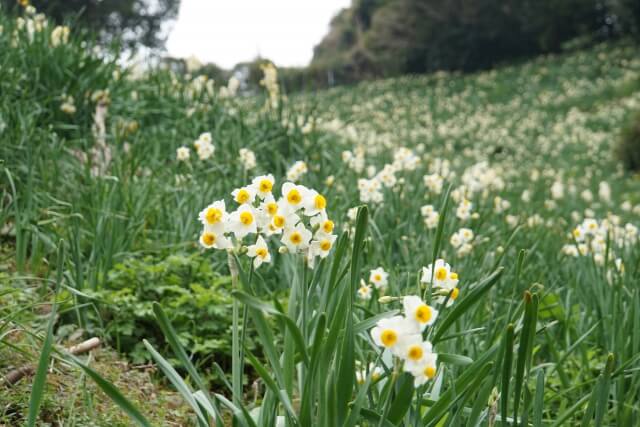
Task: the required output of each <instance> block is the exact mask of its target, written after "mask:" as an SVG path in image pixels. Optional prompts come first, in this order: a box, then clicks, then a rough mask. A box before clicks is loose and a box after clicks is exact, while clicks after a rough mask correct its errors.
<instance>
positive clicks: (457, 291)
mask: <svg viewBox="0 0 640 427" xmlns="http://www.w3.org/2000/svg"><path fill="white" fill-rule="evenodd" d="M459 293H460V290H459V289H458V288H453V290H452V291H451V299H452V300H454V301H455V300H456V298H458V294H459Z"/></svg>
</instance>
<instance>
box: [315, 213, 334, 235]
mask: <svg viewBox="0 0 640 427" xmlns="http://www.w3.org/2000/svg"><path fill="white" fill-rule="evenodd" d="M309 222H310V223H311V226H312V227H314V228H315V227H318V231H322V232H323V233H326V234H331V233H332V232H333V228H334V223H333V221H331V220H330V219H329V218H328V217H327V213H326V212H325V211H322V212H320V215H316V216H313V217H311V219H310V220H309Z"/></svg>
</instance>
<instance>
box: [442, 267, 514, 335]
mask: <svg viewBox="0 0 640 427" xmlns="http://www.w3.org/2000/svg"><path fill="white" fill-rule="evenodd" d="M503 271H504V268H502V267H500V268H498V269H497V270H496V271H494V272H493V273H491V274H490V275H489V276H487V277H486V278H484V279H483V280H482V281H480V283H478V284H477V285H476V286H474V287H473V288H472V289H471V291H470V292H469V293H468V294H466V296H464V297H463V298H461V299H460V301H459V302H456V304H455V305H454V306H453V309H452V310H451V311H450V312H449V314H448V315H447V317H445V318H444V319H443V320H442V321H441V322H439V323H440V324H439V326H438V329H437V330H436V332H435V334H434V335H433V338H432V339H431V342H432V343H433V344H435V343H437V342H438V340H439V339H440V338H441V337H442V336H443V335H444V333H445V332H446V331H447V329H449V327H450V326H451V325H453V323H454V322H455V321H456V320H457V319H458V318H459V317H460V316H462V315H463V314H464V313H466V312H467V310H469V309H470V308H471V306H473V305H474V304H475V303H477V302H478V301H481V300H482V298H481V296H482V295H483V294H484V293H485V292H487V291H488V290H489V289H491V287H492V286H493V285H495V284H496V283H497V282H498V279H500V276H501V275H502V272H503Z"/></svg>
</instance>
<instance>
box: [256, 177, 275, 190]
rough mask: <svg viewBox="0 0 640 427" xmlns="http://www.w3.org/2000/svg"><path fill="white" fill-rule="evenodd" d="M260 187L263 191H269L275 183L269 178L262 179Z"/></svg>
mask: <svg viewBox="0 0 640 427" xmlns="http://www.w3.org/2000/svg"><path fill="white" fill-rule="evenodd" d="M259 188H260V191H261V192H262V193H268V192H270V191H271V189H272V188H273V184H272V183H271V181H269V180H268V179H263V180H262V181H260V185H259Z"/></svg>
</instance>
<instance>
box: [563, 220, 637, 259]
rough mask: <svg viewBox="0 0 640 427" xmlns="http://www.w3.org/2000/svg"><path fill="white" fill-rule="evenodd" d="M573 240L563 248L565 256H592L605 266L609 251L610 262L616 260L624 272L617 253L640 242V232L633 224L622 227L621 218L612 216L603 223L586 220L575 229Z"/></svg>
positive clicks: (602, 221)
mask: <svg viewBox="0 0 640 427" xmlns="http://www.w3.org/2000/svg"><path fill="white" fill-rule="evenodd" d="M571 239H573V243H571V244H566V245H564V246H563V248H562V252H563V253H564V254H566V255H569V256H575V257H577V256H580V255H582V256H586V255H592V256H593V259H594V261H595V262H596V264H598V265H603V264H604V262H605V254H606V253H607V249H608V251H609V258H610V260H615V262H616V266H617V267H618V269H619V270H623V269H624V266H623V265H622V261H621V260H618V259H616V258H615V251H616V250H621V249H624V248H625V247H626V246H630V245H634V244H636V243H637V242H638V241H639V240H640V232H639V231H638V227H636V226H635V225H633V224H631V223H627V224H625V225H624V226H622V225H620V218H619V217H617V216H615V215H610V217H609V218H606V219H603V220H601V221H598V220H597V219H595V218H585V219H584V220H583V221H582V222H581V223H580V224H578V225H577V226H576V227H575V228H574V229H573V231H572V233H571ZM608 246H609V247H608Z"/></svg>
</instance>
